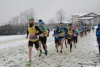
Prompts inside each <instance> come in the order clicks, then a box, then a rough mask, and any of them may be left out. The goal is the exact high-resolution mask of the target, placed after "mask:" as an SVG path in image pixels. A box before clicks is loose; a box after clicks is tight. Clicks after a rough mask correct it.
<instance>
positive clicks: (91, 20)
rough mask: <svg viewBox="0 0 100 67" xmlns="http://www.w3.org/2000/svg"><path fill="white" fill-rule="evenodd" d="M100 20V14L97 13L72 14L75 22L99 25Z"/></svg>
mask: <svg viewBox="0 0 100 67" xmlns="http://www.w3.org/2000/svg"><path fill="white" fill-rule="evenodd" d="M99 22H100V15H98V14H95V13H78V14H74V15H72V23H73V24H79V25H83V24H91V25H97V24H98V23H99Z"/></svg>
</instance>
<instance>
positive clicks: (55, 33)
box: [53, 26, 59, 52]
mask: <svg viewBox="0 0 100 67" xmlns="http://www.w3.org/2000/svg"><path fill="white" fill-rule="evenodd" d="M57 29H58V26H56V28H55V30H54V34H53V36H54V39H55V47H56V50H57V52H59V51H58V44H59V40H58V33H57Z"/></svg>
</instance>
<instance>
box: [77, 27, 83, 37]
mask: <svg viewBox="0 0 100 67" xmlns="http://www.w3.org/2000/svg"><path fill="white" fill-rule="evenodd" d="M78 30H79V32H80V37H83V27H82V26H80V27H79V29H78Z"/></svg>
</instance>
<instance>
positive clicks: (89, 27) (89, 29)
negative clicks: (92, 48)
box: [87, 25, 91, 34]
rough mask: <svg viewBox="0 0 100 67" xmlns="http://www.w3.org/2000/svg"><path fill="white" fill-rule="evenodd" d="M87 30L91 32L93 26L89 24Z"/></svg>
mask: <svg viewBox="0 0 100 67" xmlns="http://www.w3.org/2000/svg"><path fill="white" fill-rule="evenodd" d="M87 32H88V33H89V34H90V32H91V26H90V25H88V26H87Z"/></svg>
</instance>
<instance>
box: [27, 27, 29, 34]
mask: <svg viewBox="0 0 100 67" xmlns="http://www.w3.org/2000/svg"><path fill="white" fill-rule="evenodd" d="M28 34H29V32H28V26H27V36H28Z"/></svg>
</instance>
